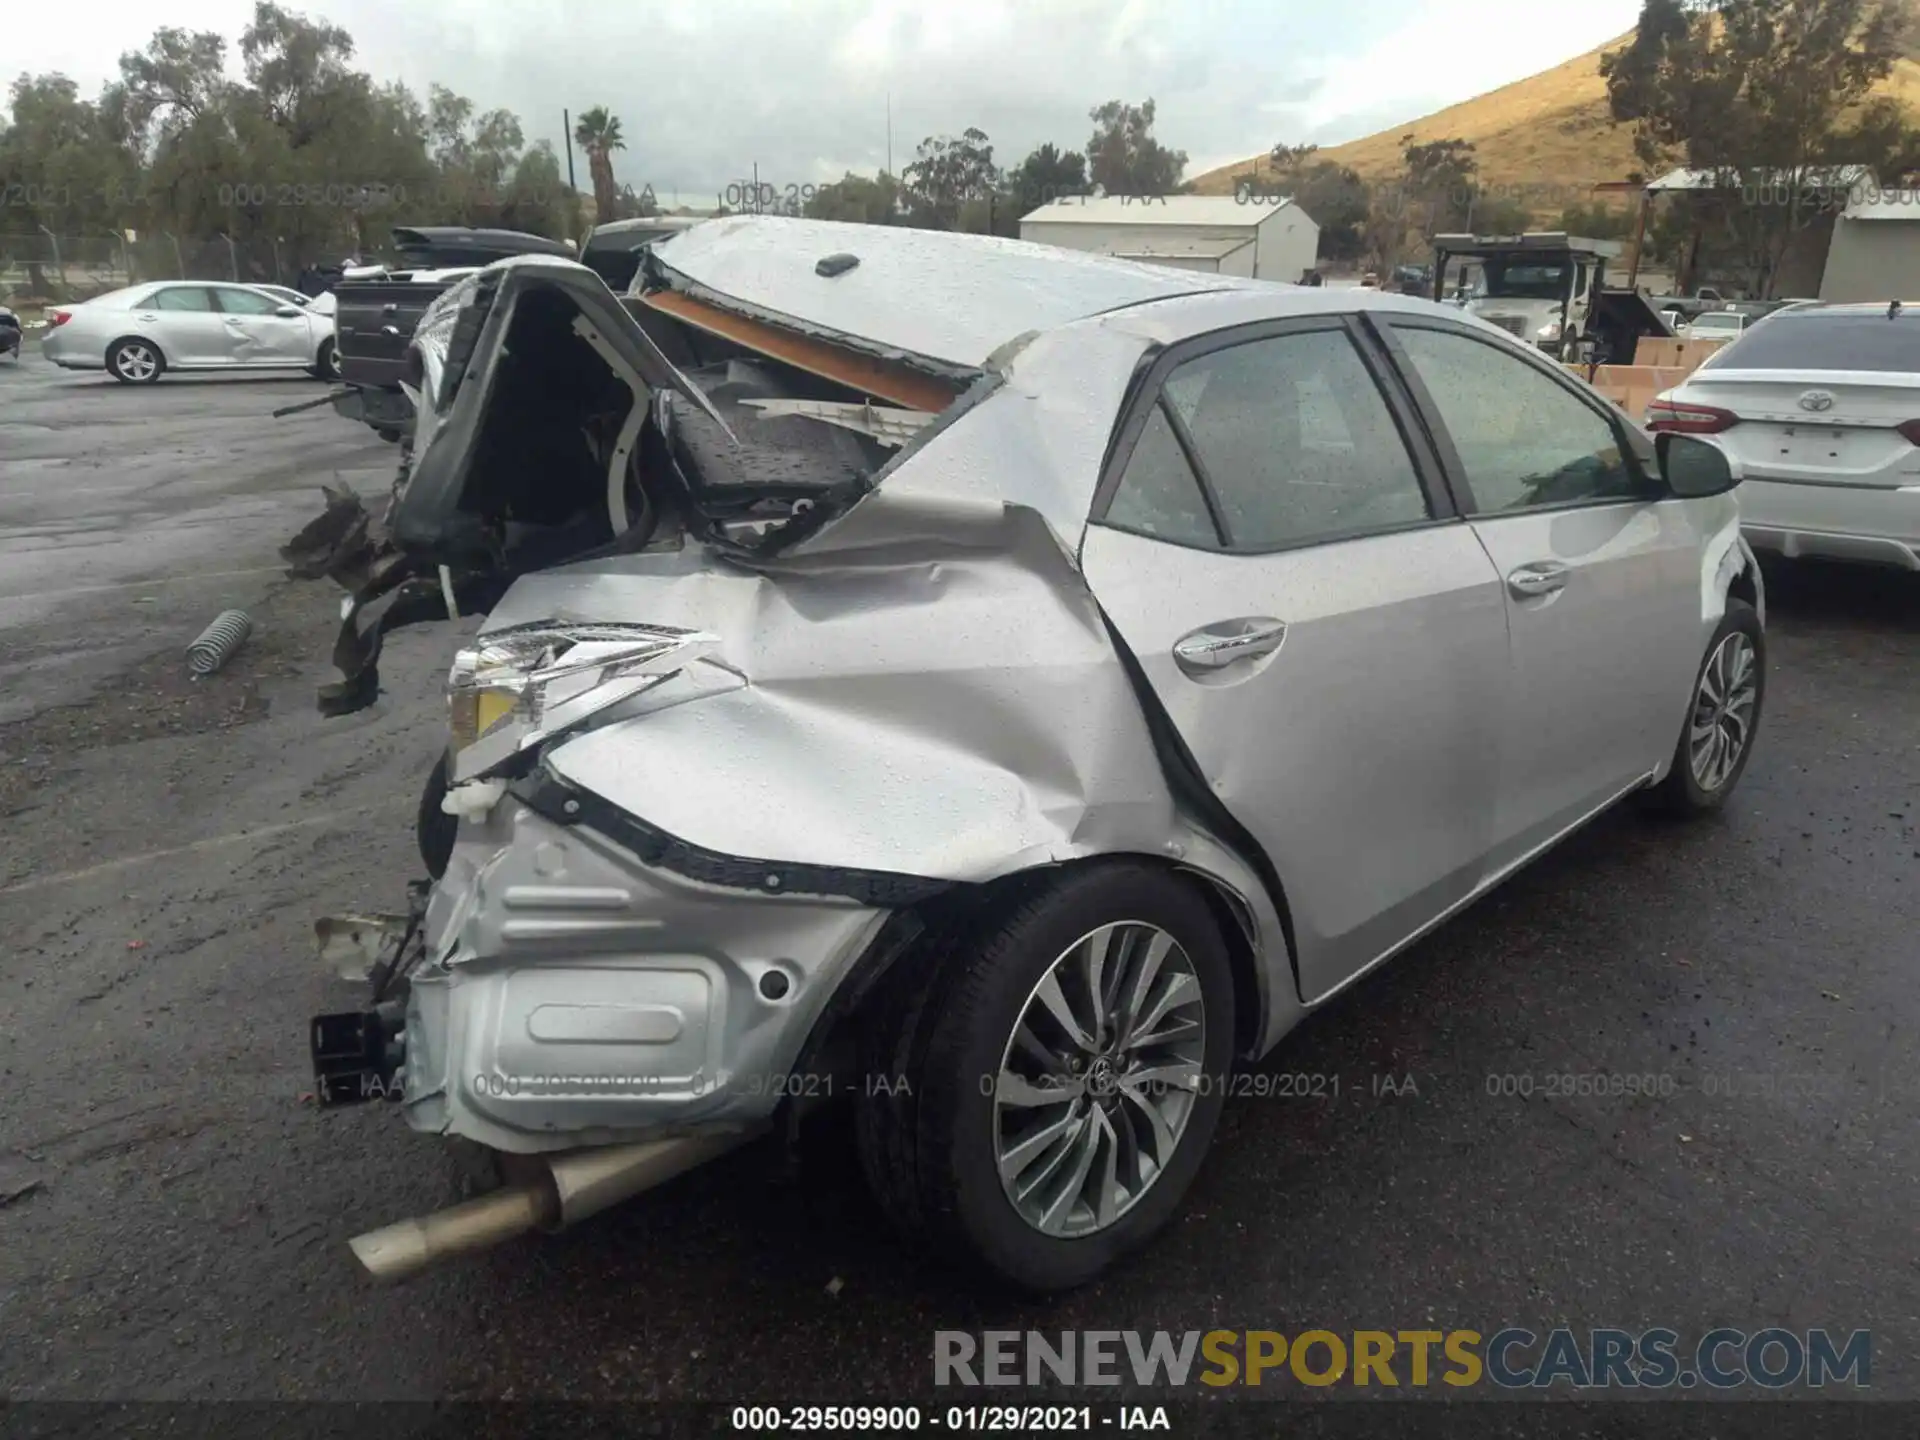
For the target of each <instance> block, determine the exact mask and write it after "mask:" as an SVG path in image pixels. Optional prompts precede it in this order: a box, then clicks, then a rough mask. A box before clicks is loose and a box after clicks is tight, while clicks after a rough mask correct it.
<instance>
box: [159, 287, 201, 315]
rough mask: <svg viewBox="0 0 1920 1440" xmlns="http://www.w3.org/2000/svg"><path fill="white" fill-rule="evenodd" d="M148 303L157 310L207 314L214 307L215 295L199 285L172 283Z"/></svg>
mask: <svg viewBox="0 0 1920 1440" xmlns="http://www.w3.org/2000/svg"><path fill="white" fill-rule="evenodd" d="M147 303H148V304H150V305H151V306H153V308H154V309H156V310H185V311H189V312H193V313H198V314H205V313H209V312H211V311H212V309H213V296H211V295H209V294H208V293H207V292H206V290H205V289H203V288H202V287H200V286H198V285H171V286H169V287H168V288H167V289H165V290H162V291H160V292H159V293H158V294H157V295H155V296H154V297H153V299H152V300H150V301H148V302H147Z"/></svg>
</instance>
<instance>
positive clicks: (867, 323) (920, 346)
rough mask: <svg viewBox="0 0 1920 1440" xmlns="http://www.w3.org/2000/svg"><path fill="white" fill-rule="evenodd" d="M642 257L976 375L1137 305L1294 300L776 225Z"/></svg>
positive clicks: (742, 228) (1222, 279)
mask: <svg viewBox="0 0 1920 1440" xmlns="http://www.w3.org/2000/svg"><path fill="white" fill-rule="evenodd" d="M843 254H851V255H854V256H857V257H858V259H859V263H858V264H857V265H855V266H853V267H852V268H850V269H845V270H842V271H840V272H839V273H837V274H833V275H822V274H820V273H818V271H817V270H816V269H815V267H816V266H817V265H818V264H819V262H820V261H821V260H823V259H825V258H826V257H828V256H830V255H843ZM650 256H651V260H650V262H649V269H648V272H647V273H648V274H649V275H650V276H652V277H653V278H654V279H655V280H656V281H660V282H664V283H667V284H671V285H673V286H674V288H688V287H691V288H693V289H695V290H697V291H705V292H709V293H710V294H711V295H712V296H714V297H716V298H719V299H723V300H726V301H729V302H732V304H733V305H734V306H736V307H738V308H740V309H743V310H745V311H747V312H749V313H757V314H759V315H761V316H763V317H764V318H766V319H768V320H770V321H773V322H775V323H779V324H783V325H786V326H788V327H790V328H794V329H798V330H801V331H806V332H817V333H821V334H825V335H831V336H835V337H838V338H843V339H850V340H855V341H860V342H864V344H865V346H866V347H867V348H873V349H878V350H881V351H886V352H891V353H894V354H898V355H903V356H912V357H916V358H919V359H922V360H930V361H933V362H936V363H938V364H940V365H943V366H947V367H957V368H961V369H975V370H977V369H980V368H982V367H984V366H985V364H986V363H987V360H988V359H989V357H991V356H992V355H993V353H994V352H995V351H997V350H999V349H1001V348H1002V347H1003V346H1005V345H1006V344H1007V343H1008V342H1009V341H1011V340H1015V339H1018V338H1019V337H1020V336H1022V335H1026V334H1030V333H1033V332H1036V331H1038V332H1045V331H1048V330H1055V329H1059V328H1061V327H1062V326H1065V325H1069V324H1072V323H1073V322H1075V321H1078V320H1085V319H1088V318H1090V317H1092V316H1095V315H1101V314H1105V313H1107V312H1108V311H1112V310H1118V309H1122V308H1125V307H1127V306H1131V305H1139V304H1143V303H1145V302H1148V301H1155V300H1165V299H1168V298H1170V297H1176V296H1182V295H1203V294H1210V293H1215V292H1220V291H1231V290H1246V289H1253V290H1257V291H1277V290H1282V289H1298V290H1301V291H1302V293H1306V292H1305V288H1304V287H1283V286H1279V285H1275V284H1272V283H1270V282H1267V281H1259V280H1247V279H1243V278H1241V277H1238V276H1232V275H1217V274H1209V273H1206V272H1203V271H1193V270H1180V269H1175V268H1172V267H1169V266H1158V265H1147V264H1142V263H1138V262H1135V261H1130V260H1118V259H1114V258H1112V257H1110V256H1105V255H1094V254H1089V253H1087V252H1084V251H1079V250H1066V249H1062V248H1060V247H1058V246H1053V245H1040V244H1035V243H1031V242H1028V241H1022V240H1008V239H1003V238H1001V237H998V236H991V235H964V234H957V233H954V232H952V231H944V230H918V229H910V228H908V227H905V226H899V227H895V226H888V225H858V224H848V223H843V222H839V221H831V220H804V219H796V218H792V217H787V216H775V215H737V216H724V217H721V218H718V219H713V220H709V221H707V222H705V223H704V224H700V225H695V226H692V227H690V228H689V229H687V230H685V231H683V232H681V233H680V234H678V235H676V236H674V237H673V238H672V239H669V240H662V241H660V242H658V243H656V244H655V245H654V246H653V247H652V250H651V251H650Z"/></svg>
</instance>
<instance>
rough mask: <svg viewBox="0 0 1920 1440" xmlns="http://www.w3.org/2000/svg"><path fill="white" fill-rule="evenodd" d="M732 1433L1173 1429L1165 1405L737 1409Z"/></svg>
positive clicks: (758, 1407) (888, 1406)
mask: <svg viewBox="0 0 1920 1440" xmlns="http://www.w3.org/2000/svg"><path fill="white" fill-rule="evenodd" d="M732 1421H733V1428H734V1429H735V1430H738V1431H748V1432H761V1433H765V1432H774V1433H780V1434H788V1433H814V1432H818V1433H823V1434H824V1433H831V1432H839V1433H846V1432H849V1431H852V1432H859V1431H877V1432H880V1433H884V1434H896V1435H897V1434H911V1433H912V1432H914V1431H917V1430H922V1429H925V1430H950V1431H955V1432H958V1433H961V1434H967V1433H1000V1432H1008V1433H1014V1434H1020V1433H1025V1432H1030V1431H1035V1430H1042V1431H1050V1432H1061V1433H1075V1432H1080V1433H1085V1432H1088V1431H1092V1430H1096V1429H1115V1430H1162V1431H1165V1430H1171V1429H1172V1428H1173V1423H1172V1421H1171V1420H1169V1419H1168V1418H1167V1410H1166V1407H1165V1406H1164V1405H1113V1406H1106V1405H950V1406H948V1407H947V1408H946V1409H945V1410H927V1411H923V1410H922V1409H921V1408H920V1407H919V1406H918V1405H736V1406H734V1407H733V1416H732Z"/></svg>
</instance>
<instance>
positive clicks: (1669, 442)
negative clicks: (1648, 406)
mask: <svg viewBox="0 0 1920 1440" xmlns="http://www.w3.org/2000/svg"><path fill="white" fill-rule="evenodd" d="M1653 444H1654V453H1655V454H1656V455H1657V456H1658V457H1659V460H1660V478H1661V479H1663V480H1665V481H1666V482H1667V488H1668V489H1669V490H1671V491H1672V492H1673V493H1674V494H1675V495H1677V496H1679V497H1680V498H1681V499H1682V500H1704V499H1706V498H1707V497H1708V496H1711V495H1724V494H1726V493H1727V492H1728V491H1729V490H1731V489H1733V487H1734V486H1736V485H1738V484H1739V483H1740V482H1741V480H1743V479H1744V478H1745V476H1744V474H1743V473H1742V471H1741V469H1740V462H1739V461H1738V460H1735V459H1734V458H1733V457H1732V456H1731V455H1729V454H1728V453H1727V452H1726V451H1725V450H1723V449H1721V448H1720V446H1718V445H1716V444H1714V443H1713V442H1712V441H1711V440H1707V439H1704V438H1702V437H1701V436H1698V435H1677V434H1675V433H1673V432H1672V431H1670V430H1668V431H1662V432H1661V433H1660V434H1658V435H1656V436H1655V437H1654V441H1653Z"/></svg>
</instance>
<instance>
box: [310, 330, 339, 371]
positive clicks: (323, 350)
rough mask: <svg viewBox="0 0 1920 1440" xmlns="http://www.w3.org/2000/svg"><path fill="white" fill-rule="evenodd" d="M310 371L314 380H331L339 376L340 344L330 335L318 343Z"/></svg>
mask: <svg viewBox="0 0 1920 1440" xmlns="http://www.w3.org/2000/svg"><path fill="white" fill-rule="evenodd" d="M311 373H312V375H313V377H314V379H316V380H325V381H328V382H332V381H335V380H338V379H339V378H340V344H339V342H338V341H337V340H335V339H334V338H333V337H332V336H329V337H327V339H325V340H323V341H322V342H321V343H320V351H319V353H318V354H317V355H315V356H314V360H313V370H312V372H311Z"/></svg>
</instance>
